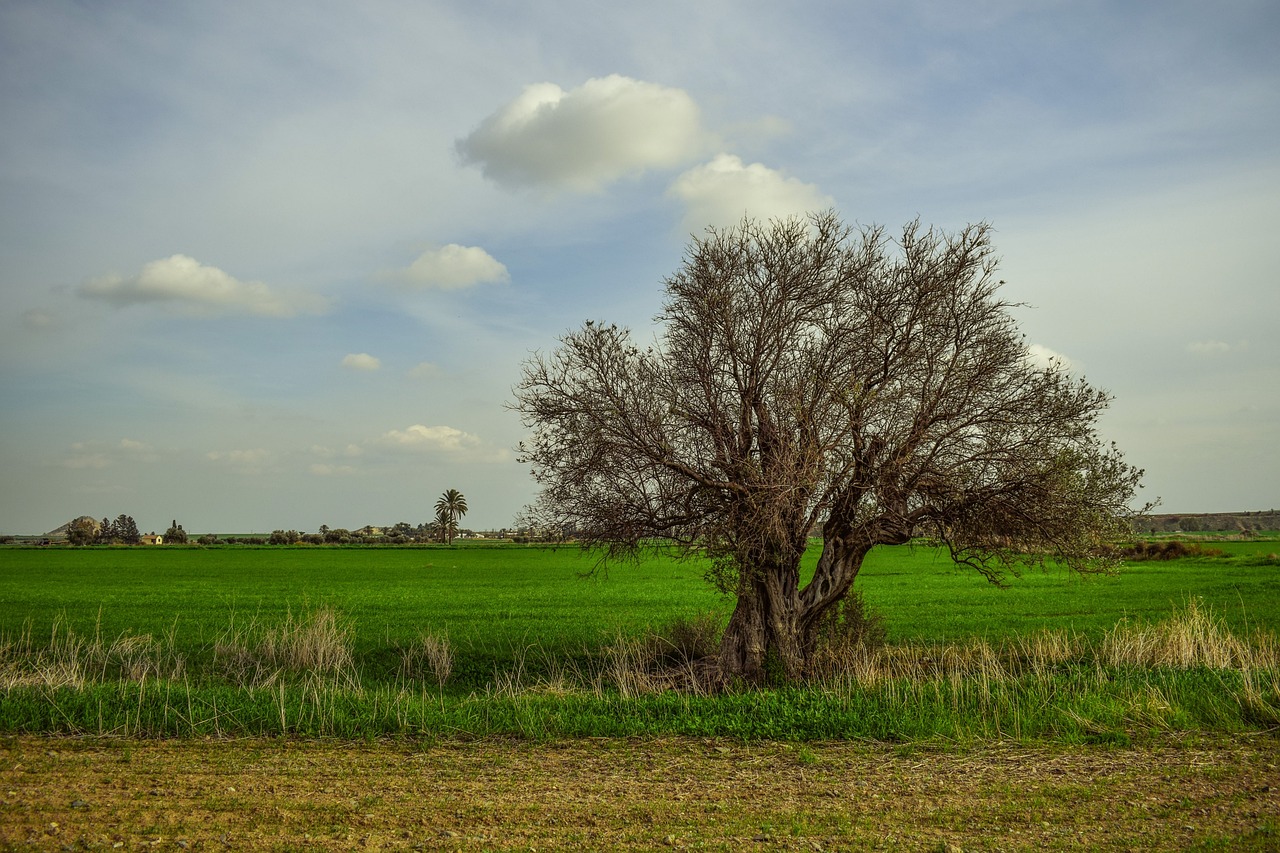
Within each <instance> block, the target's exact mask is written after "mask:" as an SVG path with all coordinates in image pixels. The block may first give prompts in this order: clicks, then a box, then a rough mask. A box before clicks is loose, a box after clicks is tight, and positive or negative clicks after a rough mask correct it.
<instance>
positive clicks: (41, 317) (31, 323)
mask: <svg viewBox="0 0 1280 853" xmlns="http://www.w3.org/2000/svg"><path fill="white" fill-rule="evenodd" d="M22 325H23V326H24V327H25V328H27V329H30V330H32V331H34V332H44V331H48V330H50V329H57V328H58V327H59V326H61V325H62V324H61V323H59V322H58V318H57V317H55V316H54V315H53V314H50V313H49V312H48V311H40V310H38V309H35V308H32V309H30V310H28V311H23V312H22Z"/></svg>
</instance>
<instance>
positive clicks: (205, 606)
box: [0, 541, 1280, 742]
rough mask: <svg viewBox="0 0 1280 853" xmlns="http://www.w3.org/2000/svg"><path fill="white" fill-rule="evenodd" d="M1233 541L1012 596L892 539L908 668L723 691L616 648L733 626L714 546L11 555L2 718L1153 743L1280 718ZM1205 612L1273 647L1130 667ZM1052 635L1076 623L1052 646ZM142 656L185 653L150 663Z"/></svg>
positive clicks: (152, 730)
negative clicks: (700, 619) (601, 558)
mask: <svg viewBox="0 0 1280 853" xmlns="http://www.w3.org/2000/svg"><path fill="white" fill-rule="evenodd" d="M1221 547H1222V548H1223V550H1226V551H1227V552H1228V553H1227V554H1226V555H1224V556H1219V557H1202V558H1195V559H1182V560H1176V561H1170V562H1142V563H1134V564H1131V565H1129V566H1128V567H1126V568H1125V569H1124V570H1123V571H1122V572H1120V573H1119V574H1117V575H1111V576H1104V575H1099V576H1087V577H1079V576H1075V575H1072V574H1070V573H1068V572H1066V571H1064V570H1060V569H1052V568H1051V569H1049V570H1047V571H1039V570H1035V571H1028V572H1026V573H1024V574H1023V575H1022V576H1020V577H1010V578H1009V579H1008V587H1007V588H1003V589H1001V588H996V587H993V586H992V585H990V584H988V583H987V582H986V581H985V580H984V579H983V578H982V577H981V576H979V575H976V574H974V573H972V572H966V571H962V570H960V569H958V568H956V567H954V566H953V565H952V564H951V563H950V562H949V561H948V560H947V559H946V558H945V556H944V555H943V554H941V553H939V552H938V551H936V550H934V549H931V548H928V547H924V546H916V547H900V548H884V549H880V550H878V551H876V552H873V554H872V555H871V556H870V557H869V559H868V561H867V563H866V565H865V567H864V569H863V573H862V575H861V576H860V577H859V580H858V588H859V589H860V590H861V592H862V594H863V596H864V598H865V600H866V602H867V603H868V605H869V606H870V607H871V608H872V609H873V610H875V611H876V612H878V613H880V614H882V615H883V617H884V619H885V621H886V623H887V628H888V641H889V643H890V654H889V656H888V657H882V660H881V665H882V672H884V673H888V674H882V675H871V676H868V675H862V676H858V677H856V678H855V677H853V676H850V677H849V678H848V679H845V680H843V681H840V680H837V681H835V682H832V681H828V682H825V683H823V684H819V685H813V686H809V687H787V688H779V689H768V690H758V691H746V692H741V693H734V692H731V693H729V694H724V695H718V696H700V695H690V694H688V693H681V692H667V691H664V690H662V689H654V688H652V687H651V686H649V687H641V688H636V687H635V686H634V684H635V682H634V680H633V679H632V678H631V676H630V675H627V674H626V673H622V674H619V671H618V665H619V661H620V658H619V656H618V654H617V653H616V652H615V651H612V650H611V647H612V648H613V649H616V648H617V647H618V646H619V642H618V641H619V638H643V637H646V636H649V635H651V634H653V633H654V632H655V631H656V632H661V630H662V629H663V628H664V626H668V625H670V624H671V623H672V622H673V621H675V620H678V619H688V618H690V617H696V616H698V615H699V614H705V613H708V612H716V613H718V614H719V618H721V619H723V618H725V617H727V615H728V611H729V608H730V602H728V601H727V600H725V599H723V598H721V597H719V596H718V595H717V594H716V593H715V592H714V591H713V590H711V588H710V587H709V586H708V585H707V584H706V583H705V582H704V581H703V579H702V577H701V575H702V566H700V565H699V564H697V563H696V562H681V561H677V560H674V559H671V558H670V557H666V556H661V555H658V556H653V557H650V558H648V559H645V560H642V561H640V562H638V563H634V564H619V565H616V566H613V567H611V568H610V569H609V571H608V572H607V573H596V574H595V575H594V576H590V577H587V576H585V575H586V574H587V573H588V572H589V571H590V570H591V569H592V568H593V567H594V562H593V560H592V559H591V557H590V556H589V555H583V554H582V553H581V552H579V551H578V550H576V549H573V548H563V547H562V548H559V549H552V548H543V547H525V546H515V545H506V546H490V547H468V546H463V547H455V548H443V547H428V548H422V547H414V548H316V547H310V548H308V547H303V548H237V547H225V548H210V549H201V548H170V547H164V548H87V549H67V548H45V549H34V548H30V549H24V548H7V549H0V674H5V673H7V674H8V675H7V676H6V677H7V678H8V682H7V683H6V685H5V686H4V687H3V692H2V693H0V696H3V698H4V700H5V701H3V702H0V705H2V706H3V708H2V709H0V731H15V732H35V733H42V732H72V733H75V732H99V733H123V734H170V735H172V734H179V735H181V734H228V733H229V734H241V735H243V734H248V735H260V734H283V733H292V734H309V735H338V736H344V737H361V736H366V737H372V736H386V735H405V734H410V735H419V736H421V735H427V736H431V737H440V736H449V735H450V733H454V734H462V735H465V736H467V737H472V736H480V735H491V734H503V735H511V734H515V735H520V736H526V737H534V738H556V737H579V736H601V735H603V736H636V735H647V736H652V735H688V736H700V737H701V736H712V737H724V736H728V737H736V738H742V739H747V740H751V739H761V738H766V739H768V738H784V739H787V738H791V739H800V740H807V739H833V738H834V739H844V738H870V739H876V740H890V741H899V740H917V739H926V740H928V739H937V738H943V739H946V740H964V739H971V738H979V739H990V738H1004V737H1014V738H1020V739H1026V738H1031V739H1033V740H1034V739H1045V738H1047V739H1050V740H1061V741H1065V742H1081V741H1086V742H1087V741H1097V740H1100V741H1102V742H1111V741H1113V740H1114V741H1116V742H1128V740H1129V739H1130V738H1132V737H1134V736H1142V733H1143V732H1151V731H1168V730H1184V729H1185V730H1192V731H1194V730H1209V731H1221V732H1232V731H1238V730H1242V729H1246V730H1248V729H1253V730H1258V729H1261V730H1266V729H1269V728H1274V727H1275V726H1276V725H1277V724H1278V723H1280V675H1278V673H1277V671H1276V667H1275V666H1274V657H1275V653H1276V643H1275V640H1274V635H1275V632H1276V630H1277V628H1278V627H1280V563H1278V562H1277V560H1276V559H1275V557H1274V556H1273V555H1272V552H1273V551H1274V550H1275V549H1276V548H1277V543H1276V542H1274V541H1261V542H1250V543H1243V542H1239V543H1226V544H1224V545H1223V546H1221ZM810 558H811V559H816V553H814V554H811V555H810ZM1191 602H1197V603H1198V604H1199V606H1200V607H1201V608H1202V610H1203V611H1204V612H1208V613H1211V614H1213V616H1214V624H1213V625H1210V626H1209V630H1208V635H1211V636H1210V640H1211V641H1212V642H1213V643H1219V644H1221V643H1224V642H1225V641H1224V640H1223V639H1221V638H1222V637H1225V636H1226V633H1227V632H1229V633H1230V634H1232V635H1235V636H1238V637H1244V638H1255V639H1251V640H1248V642H1253V643H1254V644H1255V647H1256V649H1257V654H1256V655H1255V654H1254V653H1253V652H1249V653H1248V654H1247V655H1246V657H1247V660H1248V662H1245V663H1240V662H1239V661H1240V660H1242V658H1240V657H1239V655H1238V654H1237V655H1236V657H1234V658H1232V657H1231V656H1230V655H1228V658H1230V660H1228V662H1227V663H1225V664H1222V665H1221V667H1222V668H1220V669H1219V668H1214V667H1218V666H1219V665H1218V664H1212V665H1206V664H1202V663H1193V664H1191V665H1181V666H1175V667H1173V668H1169V667H1167V666H1165V665H1163V664H1160V665H1156V666H1154V667H1152V666H1148V665H1146V664H1135V663H1126V662H1124V661H1125V660H1129V658H1123V659H1122V658H1116V657H1114V656H1112V657H1107V655H1108V654H1110V653H1109V652H1106V651H1105V648H1106V644H1107V643H1108V642H1112V644H1113V645H1114V637H1113V636H1112V635H1113V634H1114V632H1115V631H1116V630H1117V625H1125V626H1131V629H1127V630H1128V633H1127V634H1125V637H1126V639H1125V640H1124V642H1126V643H1131V644H1132V643H1138V644H1141V643H1148V642H1152V641H1153V640H1152V639H1151V638H1152V636H1154V634H1151V632H1147V634H1142V633H1141V631H1142V630H1145V629H1142V628H1141V626H1148V625H1155V624H1157V623H1160V622H1161V620H1167V619H1168V618H1169V617H1170V616H1171V615H1172V614H1173V613H1174V611H1175V610H1178V609H1179V608H1182V609H1186V608H1187V607H1188V605H1189V604H1190V603H1191ZM317 612H328V613H333V614H336V615H337V618H338V621H339V623H340V627H341V628H342V629H343V631H345V634H344V635H343V637H342V638H340V642H339V643H338V645H340V646H342V645H343V644H345V646H344V648H348V647H349V653H350V659H349V660H347V661H346V662H341V663H339V664H336V665H334V666H332V667H331V668H330V669H327V670H326V669H324V666H328V664H323V665H317V666H318V667H319V669H318V670H317V672H324V673H328V674H327V675H325V678H320V679H315V678H310V677H308V676H307V673H305V672H304V673H302V674H301V675H299V674H298V673H297V672H295V673H293V675H290V676H288V677H285V676H281V677H278V678H277V677H276V674H274V673H273V672H268V673H267V676H266V677H262V676H261V674H260V672H259V674H258V675H252V674H251V676H246V675H245V672H246V670H245V669H244V667H243V666H241V669H240V670H237V673H238V674H236V675H234V676H229V675H227V670H226V667H225V661H226V660H227V657H228V653H226V652H225V651H224V652H222V653H221V654H222V658H221V659H219V658H218V657H217V653H215V651H214V650H215V647H217V646H218V645H219V644H220V643H222V644H223V645H224V646H225V645H226V640H227V638H228V637H231V638H233V639H234V640H235V642H237V643H239V644H240V645H239V646H238V647H237V648H239V649H240V651H237V652H235V653H234V654H233V655H232V656H233V657H234V656H235V655H240V657H241V658H244V659H246V660H247V659H249V658H252V657H253V655H259V657H261V654H260V653H259V652H256V651H254V652H252V654H251V653H250V651H251V649H250V647H251V646H253V644H254V643H258V644H260V645H261V644H262V643H264V642H265V640H264V639H263V637H264V636H268V637H269V632H270V630H271V629H272V628H273V627H275V626H280V625H282V624H287V623H289V622H290V620H291V619H292V620H298V619H301V618H304V617H306V616H307V614H315V613H317ZM1140 629H1141V630H1140ZM1196 630H1200V631H1201V633H1204V630H1202V629H1196ZM264 632H267V633H265V634H264ZM1046 632H1048V633H1046ZM424 633H427V634H431V635H433V636H436V637H447V638H448V641H449V645H450V647H451V649H452V652H453V669H452V675H451V678H450V680H449V681H448V683H447V686H446V687H444V688H440V687H438V686H436V685H435V683H434V682H432V681H431V680H430V679H428V678H427V677H425V676H423V675H422V674H421V673H418V674H416V675H411V676H406V674H405V670H404V668H403V662H404V660H405V658H404V657H403V656H404V654H405V650H406V649H408V648H410V647H411V646H413V644H414V643H415V642H416V641H418V640H419V638H420V637H421V636H422V635H423V634H424ZM1050 635H1052V636H1054V637H1058V638H1065V637H1072V638H1076V639H1075V640H1073V641H1072V642H1071V643H1068V645H1070V650H1069V651H1066V652H1051V651H1050V652H1044V651H1038V650H1032V646H1033V645H1034V643H1035V642H1037V639H1036V638H1040V637H1044V636H1050ZM147 636H149V637H150V639H148V640H145V641H144V640H142V639H141V638H143V637H147ZM72 637H74V638H76V640H75V642H71V641H70V640H71V638H72ZM98 637H100V638H102V641H101V642H97V641H96V640H94V639H93V638H98ZM1215 637H1216V638H1218V639H1213V638H1215ZM1268 637H1269V638H1270V639H1267V638H1268ZM1256 638H1260V639H1256ZM1160 642H1165V640H1160ZM1195 642H1202V639H1196V640H1195ZM1231 642H1232V643H1234V642H1235V641H1234V640H1231ZM95 643H96V645H95ZM1257 643H1261V646H1257ZM1061 644H1062V643H1061V642H1059V645H1061ZM45 645H47V646H50V647H59V648H61V649H62V651H61V652H60V653H59V655H60V657H59V656H57V655H53V656H43V655H44V653H43V652H42V651H41V649H42V648H43V646H45ZM255 648H256V647H255ZM1233 648H1234V646H1233ZM894 649H899V650H901V651H899V652H895V651H893V650H894ZM931 649H933V650H936V651H930V650H931ZM1010 649H1012V650H1013V651H1012V652H1011V651H1009V650H1010ZM140 650H141V651H140ZM144 652H145V654H143V653H144ZM343 653H344V654H346V651H343ZM140 654H143V656H144V657H145V656H146V655H151V656H152V657H154V658H155V659H156V660H157V661H161V662H160V663H159V664H156V665H154V666H152V665H151V664H147V667H143V668H142V669H138V667H137V666H136V660H135V658H138V656H139V655H140ZM1197 654H1199V653H1197ZM1232 654H1236V653H1234V652H1233V653H1232ZM895 655H896V656H897V657H894V656H895ZM1011 655H1012V657H1010V656H1011ZM1046 655H1047V656H1046ZM1054 655H1056V657H1055V656H1054ZM24 656H25V658H26V659H28V660H30V659H34V658H37V657H38V658H40V660H41V661H42V663H40V664H39V665H37V666H28V665H27V664H26V663H24ZM997 658H1000V659H999V660H997ZM1014 658H1016V660H1015V659H1014ZM1133 659H1134V660H1136V659H1137V658H1133ZM89 660H92V661H93V662H92V663H88V664H87V663H86V661H89ZM219 660H221V661H222V663H221V664H220V663H219ZM895 660H897V661H898V663H893V661H895ZM1195 660H1197V661H1198V660H1202V658H1200V657H1197V658H1195ZM50 661H54V662H53V663H51V662H50ZM166 661H167V662H168V663H165V662H166ZM174 661H181V666H178V665H176V664H174V663H173V662H174ZM885 661H888V662H889V663H888V664H885V663H884V662H885ZM902 661H907V663H902ZM947 661H951V663H947ZM1257 661H1263V662H1264V663H1262V664H1258V663H1257ZM250 663H251V664H252V665H253V666H258V665H259V664H258V663H257V662H254V661H250ZM624 663H625V661H624ZM24 666H25V667H26V669H24V668H23V667H24ZM219 666H222V668H221V669H219ZM884 666H887V667H888V668H887V669H884V668H883V667H884ZM95 667H96V669H95ZM131 667H132V669H131ZM148 667H150V668H148ZM895 667H896V668H895ZM1260 667H1261V668H1260ZM68 668H70V669H75V670H76V672H77V673H80V674H81V675H80V676H77V677H76V678H71V677H66V676H64V675H63V674H61V673H63V671H64V670H66V669H68ZM85 672H89V675H90V676H92V677H88V678H85V677H82V676H83V674H84V673H85ZM130 672H132V673H133V674H132V675H130V674H129V673H130ZM255 672H257V671H255ZM94 673H97V674H96V675H94ZM138 673H141V675H139V674H138ZM326 678H327V679H328V680H325V679H326Z"/></svg>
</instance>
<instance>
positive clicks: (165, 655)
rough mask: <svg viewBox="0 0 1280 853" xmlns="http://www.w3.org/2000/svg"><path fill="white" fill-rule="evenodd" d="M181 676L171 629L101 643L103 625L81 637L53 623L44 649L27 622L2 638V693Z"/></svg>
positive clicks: (183, 664) (58, 622)
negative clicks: (157, 634) (156, 634)
mask: <svg viewBox="0 0 1280 853" xmlns="http://www.w3.org/2000/svg"><path fill="white" fill-rule="evenodd" d="M185 671H186V660H185V658H184V657H183V656H182V655H181V654H179V653H178V652H177V651H176V650H175V648H174V633H173V631H172V630H171V631H170V633H169V635H168V636H166V637H164V638H161V639H156V638H155V637H152V636H151V635H150V634H131V633H124V634H121V635H120V636H118V637H116V638H115V639H113V640H109V641H108V640H104V639H103V636H102V630H101V621H99V622H98V624H97V625H95V628H94V632H93V635H92V636H85V635H81V634H78V633H76V631H75V630H74V629H72V628H71V627H70V626H69V625H68V624H67V623H66V621H65V620H63V619H62V618H57V619H55V620H54V622H53V627H52V629H51V631H50V636H49V642H48V643H47V644H45V643H37V642H36V641H35V638H34V637H33V636H32V628H31V623H30V622H29V621H28V622H26V623H24V624H23V626H22V629H21V630H20V631H19V632H18V634H17V635H14V636H10V635H4V636H0V688H4V689H8V688H12V687H19V686H42V687H83V686H84V685H85V684H87V683H89V682H94V681H106V680H109V679H119V680H123V681H144V680H146V679H148V678H150V679H160V680H177V679H180V678H182V676H183V674H184V673H185Z"/></svg>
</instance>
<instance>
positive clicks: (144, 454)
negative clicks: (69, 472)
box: [62, 438, 160, 470]
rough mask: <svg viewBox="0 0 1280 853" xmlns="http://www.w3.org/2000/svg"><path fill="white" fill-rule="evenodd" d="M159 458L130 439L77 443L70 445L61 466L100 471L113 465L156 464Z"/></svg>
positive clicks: (147, 446)
mask: <svg viewBox="0 0 1280 853" xmlns="http://www.w3.org/2000/svg"><path fill="white" fill-rule="evenodd" d="M159 458H160V457H159V456H158V455H157V454H156V453H155V451H154V450H152V448H151V446H150V445H148V444H145V443H144V442H141V441H135V440H133V439H131V438H122V439H120V441H119V442H118V443H116V444H109V443H107V442H102V441H77V442H76V443H74V444H72V445H71V453H70V454H69V455H68V456H67V457H66V458H65V459H63V460H62V466H63V467H64V468H72V469H84V468H91V469H93V470H101V469H103V468H109V467H111V466H113V465H120V464H124V465H130V464H134V463H137V462H156V461H158V460H159Z"/></svg>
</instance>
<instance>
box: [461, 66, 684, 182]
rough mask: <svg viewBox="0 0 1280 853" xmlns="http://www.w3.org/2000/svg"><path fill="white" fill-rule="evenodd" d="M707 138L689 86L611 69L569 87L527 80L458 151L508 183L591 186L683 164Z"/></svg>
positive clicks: (491, 178) (488, 174) (494, 176)
mask: <svg viewBox="0 0 1280 853" xmlns="http://www.w3.org/2000/svg"><path fill="white" fill-rule="evenodd" d="M708 141H709V140H708V135H707V134H706V133H705V132H704V131H703V129H702V126H701V118H700V116H699V112H698V106H697V104H695V103H694V101H693V98H691V97H689V95H688V93H686V92H685V91H684V90H682V89H674V88H669V87H666V86H659V85H657V84H654V83H646V82H644V81H641V80H633V79H631V78H630V77H623V76H621V75H618V74H612V75H610V76H608V77H600V78H593V79H590V80H588V81H587V82H586V83H583V84H582V85H581V86H579V87H578V88H576V89H571V90H569V91H565V90H564V89H561V88H560V87H559V86H557V85H556V84H554V83H537V84H534V85H532V86H528V87H526V88H525V90H524V92H523V93H521V95H520V96H519V97H518V98H516V99H515V100H513V101H511V102H510V103H508V104H506V105H505V106H503V107H502V108H501V109H499V110H498V111H497V112H495V113H493V114H492V115H490V116H489V117H488V118H486V119H484V121H482V122H481V123H480V126H479V127H477V128H476V129H475V130H474V131H473V132H472V133H471V135H469V136H468V137H466V138H465V139H461V140H459V141H458V143H457V151H458V154H459V155H460V156H461V158H462V160H463V161H464V162H466V163H471V164H475V165H478V166H480V169H481V171H482V172H483V173H484V176H485V177H487V178H489V179H490V180H492V181H494V182H495V183H498V184H501V185H503V186H508V187H522V186H546V187H554V188H561V189H568V190H574V191H577V192H593V191H597V190H599V189H600V188H601V187H603V186H604V185H605V184H608V183H611V182H613V181H616V180H618V179H619V178H621V177H623V176H625V175H629V174H635V173H638V172H643V171H644V170H646V169H666V168H675V167H678V166H679V165H681V164H682V163H687V162H689V161H690V160H692V159H693V158H695V157H697V156H698V155H699V154H701V153H702V152H703V151H705V150H706V148H707V146H708Z"/></svg>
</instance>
